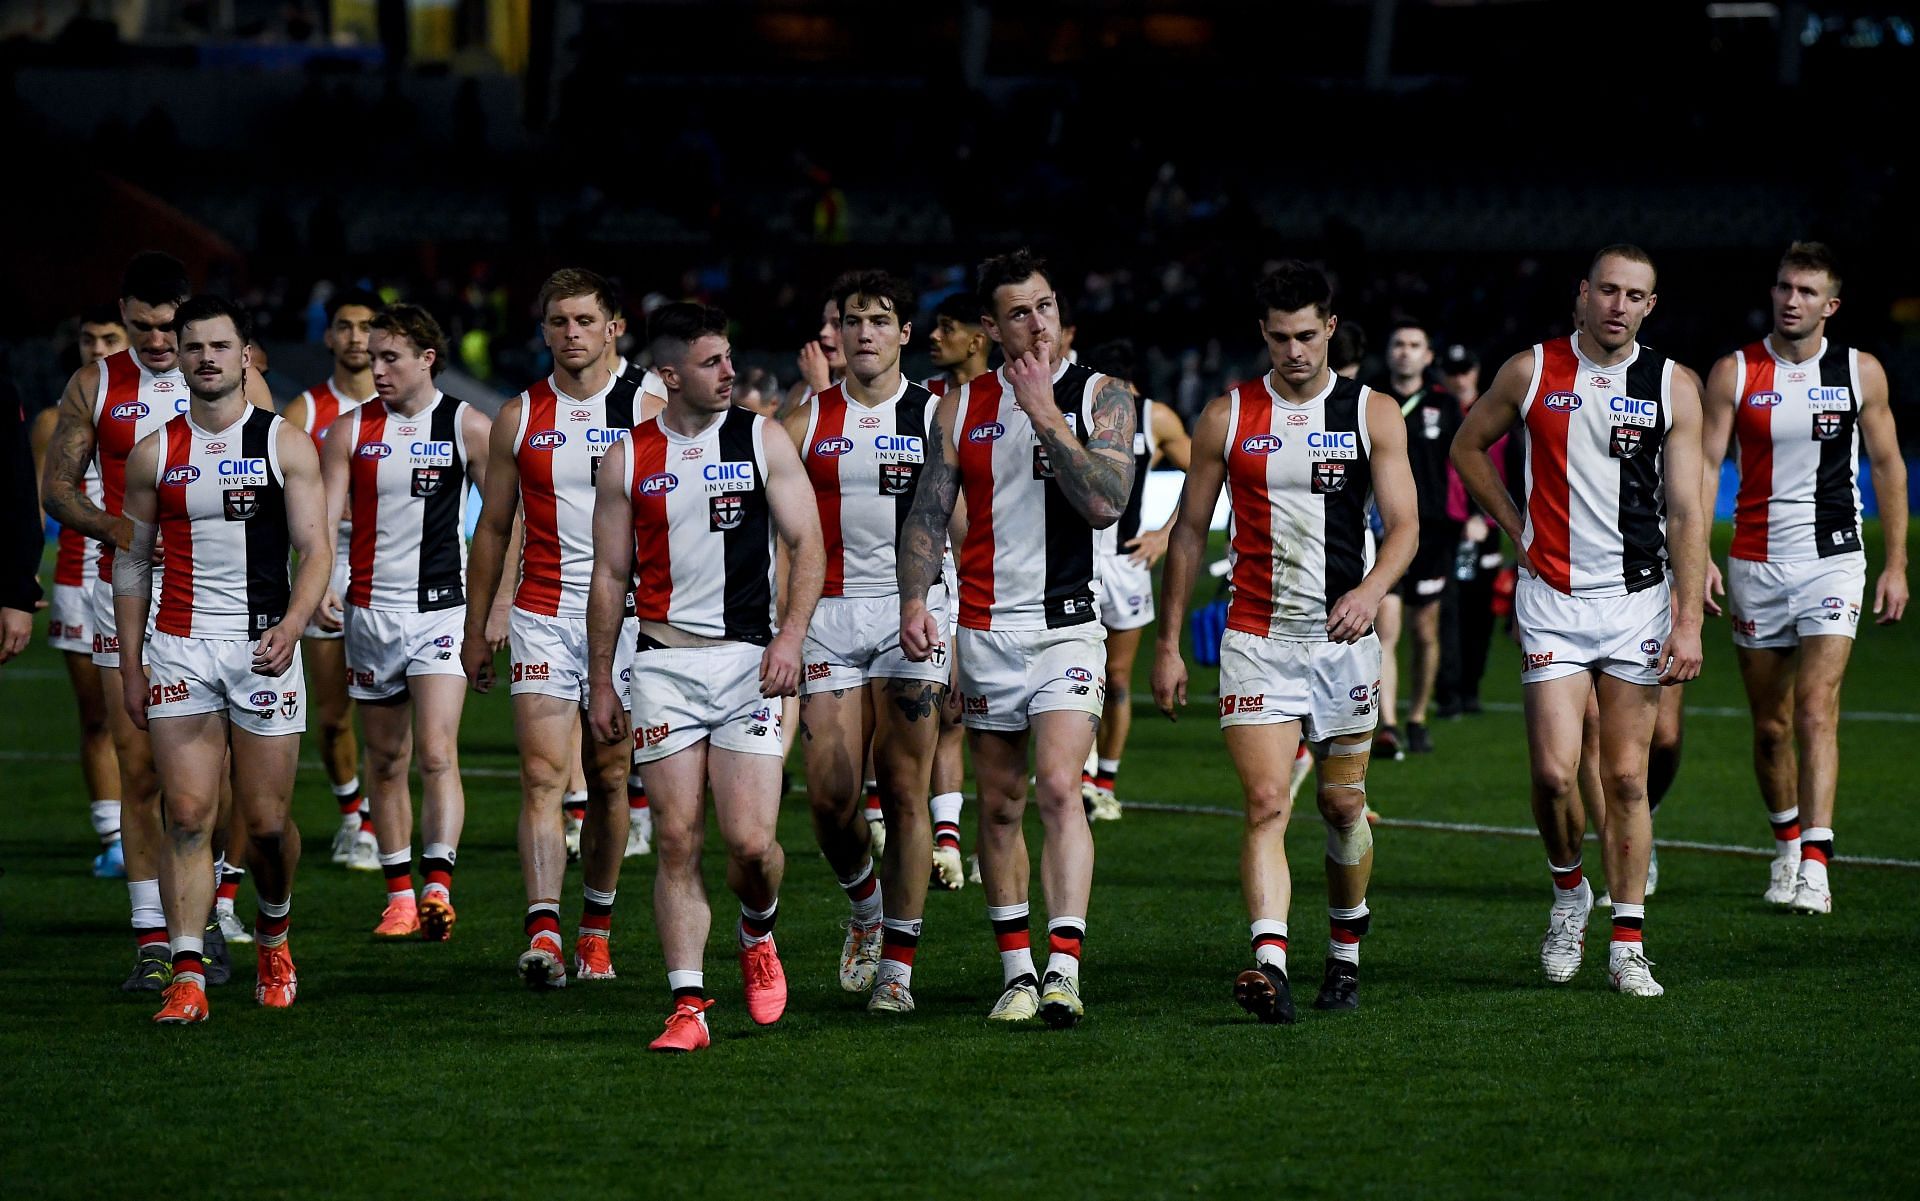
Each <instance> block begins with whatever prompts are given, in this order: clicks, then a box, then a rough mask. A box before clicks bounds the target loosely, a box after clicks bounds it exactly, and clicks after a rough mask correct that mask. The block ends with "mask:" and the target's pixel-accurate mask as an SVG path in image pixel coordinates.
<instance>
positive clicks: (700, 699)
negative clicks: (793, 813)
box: [633, 642, 786, 763]
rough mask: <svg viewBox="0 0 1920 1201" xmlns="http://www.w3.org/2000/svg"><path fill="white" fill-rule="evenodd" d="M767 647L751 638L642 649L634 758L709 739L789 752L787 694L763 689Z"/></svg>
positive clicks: (745, 748) (757, 750)
mask: <svg viewBox="0 0 1920 1201" xmlns="http://www.w3.org/2000/svg"><path fill="white" fill-rule="evenodd" d="M765 654H766V648H765V647H760V646H755V645H753V644H752V643H750V642H728V643H723V644H722V645H720V646H695V647H666V648H655V649H652V650H644V651H641V652H639V653H638V654H636V655H635V656H634V657H633V761H634V762H635V763H652V762H653V761H654V760H656V759H665V758H666V757H667V756H668V755H671V754H673V753H675V752H676V751H683V750H685V749H686V748H688V747H690V746H692V745H694V744H695V743H697V742H700V741H702V740H704V741H706V742H707V743H708V744H709V745H710V746H713V747H715V748H717V749H719V750H723V751H740V752H742V753H744V754H749V755H772V756H774V757H775V758H784V757H785V755H786V748H785V747H784V746H782V745H781V742H780V701H781V698H779V697H777V696H761V695H760V660H761V658H762V656H764V655H765Z"/></svg>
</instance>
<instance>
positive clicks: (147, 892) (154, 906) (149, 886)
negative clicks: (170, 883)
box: [127, 880, 167, 930]
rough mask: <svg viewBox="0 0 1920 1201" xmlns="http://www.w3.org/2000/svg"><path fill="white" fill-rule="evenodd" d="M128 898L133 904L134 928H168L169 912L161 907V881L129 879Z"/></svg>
mask: <svg viewBox="0 0 1920 1201" xmlns="http://www.w3.org/2000/svg"><path fill="white" fill-rule="evenodd" d="M127 899H128V901H130V902H131V903H132V906H133V928H134V929H136V930H164V929H166V928H167V914H166V911H165V910H164V909H162V908H161V907H160V881H158V880H129V881H127Z"/></svg>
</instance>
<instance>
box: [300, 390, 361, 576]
mask: <svg viewBox="0 0 1920 1201" xmlns="http://www.w3.org/2000/svg"><path fill="white" fill-rule="evenodd" d="M300 399H302V400H304V401H306V402H307V407H306V417H305V418H304V419H303V424H302V425H301V428H302V429H304V430H305V431H306V432H307V436H308V437H309V438H312V439H313V445H314V448H315V449H318V448H319V447H320V444H321V443H322V442H324V441H325V440H326V437H327V430H328V429H329V428H330V427H331V426H332V425H333V423H334V422H335V421H338V420H339V419H340V418H341V417H342V416H344V415H346V414H348V413H351V412H353V411H354V410H355V409H357V408H359V407H360V406H361V405H363V404H365V403H367V400H372V399H373V398H372V397H371V396H369V397H367V400H355V399H353V398H352V397H350V396H345V395H342V394H341V392H340V390H339V389H338V388H336V387H334V386H333V380H332V379H331V378H329V379H327V380H325V381H323V382H321V383H318V384H315V385H314V386H313V387H311V388H309V389H307V391H305V392H303V393H301V394H300ZM352 547H353V511H352V510H351V509H347V510H344V511H343V512H342V513H341V515H340V529H339V531H338V532H337V533H335V535H334V539H333V557H334V558H335V559H336V560H337V561H338V562H340V563H345V562H346V561H347V554H348V552H349V551H350V550H351V549H352Z"/></svg>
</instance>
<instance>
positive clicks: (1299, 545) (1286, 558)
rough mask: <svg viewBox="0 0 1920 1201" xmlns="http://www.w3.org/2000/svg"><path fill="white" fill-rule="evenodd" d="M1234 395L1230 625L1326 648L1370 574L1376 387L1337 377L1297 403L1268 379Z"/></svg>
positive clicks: (1230, 421) (1230, 476)
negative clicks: (1333, 625)
mask: <svg viewBox="0 0 1920 1201" xmlns="http://www.w3.org/2000/svg"><path fill="white" fill-rule="evenodd" d="M1230 395H1231V396H1232V398H1233V399H1232V404H1231V407H1230V408H1229V410H1228V416H1227V444H1226V460H1227V499H1228V502H1229V507H1230V512H1231V513H1232V522H1231V527H1230V532H1229V533H1228V536H1227V561H1228V563H1229V564H1230V565H1231V570H1230V574H1229V576H1228V579H1229V581H1230V583H1231V585H1232V590H1233V594H1232V599H1231V600H1230V601H1229V602H1228V604H1227V627H1228V628H1229V629H1234V630H1239V631H1241V632H1243V633H1247V634H1255V635H1258V636H1259V637H1262V638H1286V639H1292V640H1298V641H1303V642H1325V641H1326V640H1327V614H1328V613H1329V612H1331V611H1332V609H1333V606H1334V605H1335V604H1337V603H1338V602H1339V600H1340V598H1341V597H1342V596H1345V595H1346V594H1347V593H1349V592H1351V591H1353V590H1354V589H1355V588H1357V587H1359V585H1360V581H1361V580H1363V579H1365V578H1366V575H1367V572H1369V571H1371V570H1372V569H1373V540H1372V539H1371V538H1369V537H1367V507H1368V505H1369V504H1370V503H1371V501H1372V499H1373V436H1372V434H1371V433H1369V431H1368V429H1367V402H1368V399H1369V398H1370V397H1371V396H1372V395H1373V390H1372V389H1370V388H1367V387H1365V386H1364V385H1361V384H1357V383H1355V382H1353V381H1352V380H1349V379H1343V378H1341V377H1340V376H1337V375H1336V376H1334V377H1333V378H1332V380H1331V381H1330V382H1329V383H1328V384H1327V386H1326V388H1325V390H1323V391H1322V392H1321V393H1320V394H1319V395H1318V396H1315V397H1313V398H1312V399H1311V400H1308V401H1307V402H1305V403H1304V404H1294V403H1292V402H1291V401H1287V400H1283V399H1281V397H1280V395H1279V394H1278V393H1276V392H1275V391H1274V390H1273V386H1272V384H1271V383H1270V382H1269V381H1268V379H1267V377H1266V376H1262V377H1260V378H1259V379H1257V380H1252V381H1249V382H1247V383H1244V384H1241V385H1240V386H1239V387H1238V388H1235V389H1234V390H1233V392H1232V393H1231V394H1230Z"/></svg>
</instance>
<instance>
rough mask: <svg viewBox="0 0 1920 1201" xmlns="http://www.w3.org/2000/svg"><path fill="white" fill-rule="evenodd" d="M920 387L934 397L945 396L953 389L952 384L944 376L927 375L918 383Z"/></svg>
mask: <svg viewBox="0 0 1920 1201" xmlns="http://www.w3.org/2000/svg"><path fill="white" fill-rule="evenodd" d="M920 386H921V387H922V388H925V389H926V390H927V391H929V392H931V393H933V394H934V395H935V396H945V395H946V394H947V393H948V392H950V391H952V389H953V385H952V383H951V382H949V381H948V379H947V377H946V376H944V375H929V376H928V377H927V378H925V379H923V380H921V381H920Z"/></svg>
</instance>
